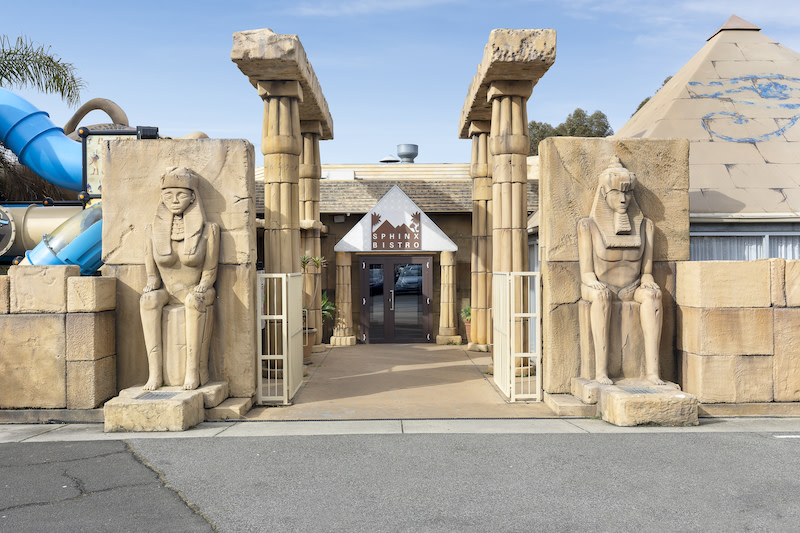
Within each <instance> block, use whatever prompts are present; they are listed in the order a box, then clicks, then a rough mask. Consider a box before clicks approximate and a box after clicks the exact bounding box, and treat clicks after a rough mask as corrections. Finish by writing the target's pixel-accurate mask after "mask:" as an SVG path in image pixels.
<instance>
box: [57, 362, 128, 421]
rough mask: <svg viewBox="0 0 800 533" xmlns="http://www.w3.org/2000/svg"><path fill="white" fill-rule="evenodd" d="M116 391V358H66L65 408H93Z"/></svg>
mask: <svg viewBox="0 0 800 533" xmlns="http://www.w3.org/2000/svg"><path fill="white" fill-rule="evenodd" d="M116 392H117V358H116V356H114V355H109V356H107V357H103V358H102V359H97V360H92V361H70V360H67V409H94V408H95V407H99V406H100V405H101V404H102V403H103V402H105V401H106V400H108V399H109V398H111V397H113V396H114V394H116Z"/></svg>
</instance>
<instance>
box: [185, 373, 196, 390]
mask: <svg viewBox="0 0 800 533" xmlns="http://www.w3.org/2000/svg"><path fill="white" fill-rule="evenodd" d="M199 386H200V378H199V377H197V376H194V377H189V376H186V380H185V381H184V382H183V390H194V389H196V388H197V387H199Z"/></svg>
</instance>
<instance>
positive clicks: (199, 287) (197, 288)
mask: <svg viewBox="0 0 800 533" xmlns="http://www.w3.org/2000/svg"><path fill="white" fill-rule="evenodd" d="M207 290H208V285H206V284H205V283H198V284H197V286H195V288H194V289H193V292H196V293H197V294H203V293H205V292H206V291H207Z"/></svg>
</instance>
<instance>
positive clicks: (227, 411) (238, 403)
mask: <svg viewBox="0 0 800 533" xmlns="http://www.w3.org/2000/svg"><path fill="white" fill-rule="evenodd" d="M251 407H253V399H252V398H228V399H227V400H225V401H224V402H222V403H221V404H219V405H218V406H216V407H213V408H211V409H206V420H239V419H242V418H244V415H245V413H247V411H249V410H250V408H251Z"/></svg>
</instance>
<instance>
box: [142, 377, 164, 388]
mask: <svg viewBox="0 0 800 533" xmlns="http://www.w3.org/2000/svg"><path fill="white" fill-rule="evenodd" d="M160 385H161V378H158V379H155V378H150V379H148V380H147V383H145V384H144V387H142V390H156V389H157V388H158V387H159V386H160Z"/></svg>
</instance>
